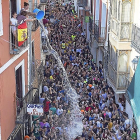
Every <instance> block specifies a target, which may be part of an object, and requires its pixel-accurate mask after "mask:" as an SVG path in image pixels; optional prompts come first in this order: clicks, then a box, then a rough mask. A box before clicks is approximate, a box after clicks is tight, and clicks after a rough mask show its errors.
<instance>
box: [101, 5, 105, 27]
mask: <svg viewBox="0 0 140 140" xmlns="http://www.w3.org/2000/svg"><path fill="white" fill-rule="evenodd" d="M101 27H106V4H105V3H102V19H101Z"/></svg>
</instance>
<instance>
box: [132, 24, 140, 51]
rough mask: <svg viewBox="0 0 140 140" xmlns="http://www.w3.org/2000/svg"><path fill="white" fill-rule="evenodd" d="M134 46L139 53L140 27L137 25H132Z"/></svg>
mask: <svg viewBox="0 0 140 140" xmlns="http://www.w3.org/2000/svg"><path fill="white" fill-rule="evenodd" d="M131 47H133V48H134V49H135V50H136V51H137V52H138V53H140V28H139V27H137V26H136V25H134V24H133V25H132V42H131Z"/></svg>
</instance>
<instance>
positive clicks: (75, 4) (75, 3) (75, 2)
mask: <svg viewBox="0 0 140 140" xmlns="http://www.w3.org/2000/svg"><path fill="white" fill-rule="evenodd" d="M74 6H75V11H76V12H77V0H74Z"/></svg>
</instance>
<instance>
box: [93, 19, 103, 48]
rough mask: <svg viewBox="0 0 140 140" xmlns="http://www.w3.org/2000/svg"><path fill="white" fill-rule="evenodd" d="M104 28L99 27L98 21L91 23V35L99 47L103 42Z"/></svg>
mask: <svg viewBox="0 0 140 140" xmlns="http://www.w3.org/2000/svg"><path fill="white" fill-rule="evenodd" d="M105 32H106V28H105V27H100V23H99V21H93V32H92V33H93V35H94V39H95V40H96V41H97V42H98V43H99V44H101V45H103V44H104V42H105Z"/></svg>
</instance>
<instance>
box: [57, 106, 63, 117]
mask: <svg viewBox="0 0 140 140" xmlns="http://www.w3.org/2000/svg"><path fill="white" fill-rule="evenodd" d="M56 113H57V115H58V116H59V115H61V114H62V113H63V109H62V106H61V105H59V108H58V109H57V111H56Z"/></svg>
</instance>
